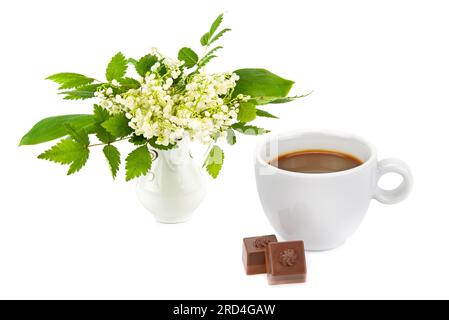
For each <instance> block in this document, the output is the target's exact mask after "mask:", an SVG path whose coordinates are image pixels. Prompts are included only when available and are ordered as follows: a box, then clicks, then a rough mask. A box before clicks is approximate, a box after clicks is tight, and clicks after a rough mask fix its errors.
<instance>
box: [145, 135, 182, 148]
mask: <svg viewBox="0 0 449 320" xmlns="http://www.w3.org/2000/svg"><path fill="white" fill-rule="evenodd" d="M156 140H157V137H153V138H151V139H150V140H148V143H149V144H150V146H152V147H153V148H154V149H158V150H171V149H174V148H176V146H177V145H176V144H172V143H170V144H169V145H168V146H164V145H162V144H157V143H156Z"/></svg>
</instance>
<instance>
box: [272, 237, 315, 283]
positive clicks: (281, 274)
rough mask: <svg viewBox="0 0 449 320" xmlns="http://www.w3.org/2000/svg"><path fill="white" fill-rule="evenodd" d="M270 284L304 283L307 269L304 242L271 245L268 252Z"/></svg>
mask: <svg viewBox="0 0 449 320" xmlns="http://www.w3.org/2000/svg"><path fill="white" fill-rule="evenodd" d="M265 260H266V265H267V275H268V283H269V284H285V283H302V282H305V281H306V275H307V267H306V256H305V252H304V241H286V242H277V243H269V244H268V246H267V250H266V258H265Z"/></svg>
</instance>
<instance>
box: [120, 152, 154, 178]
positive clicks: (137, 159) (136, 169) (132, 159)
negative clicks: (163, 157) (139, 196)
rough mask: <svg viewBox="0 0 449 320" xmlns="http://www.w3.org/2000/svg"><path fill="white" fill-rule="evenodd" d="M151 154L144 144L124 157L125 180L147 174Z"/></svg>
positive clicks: (149, 167)
mask: <svg viewBox="0 0 449 320" xmlns="http://www.w3.org/2000/svg"><path fill="white" fill-rule="evenodd" d="M151 163H152V160H151V154H150V152H149V151H148V147H147V146H146V145H144V146H141V147H138V148H137V149H135V150H134V151H132V152H131V153H130V154H129V155H128V157H126V181H129V180H132V179H134V178H137V177H140V176H142V175H145V174H147V173H148V172H149V171H150V169H151Z"/></svg>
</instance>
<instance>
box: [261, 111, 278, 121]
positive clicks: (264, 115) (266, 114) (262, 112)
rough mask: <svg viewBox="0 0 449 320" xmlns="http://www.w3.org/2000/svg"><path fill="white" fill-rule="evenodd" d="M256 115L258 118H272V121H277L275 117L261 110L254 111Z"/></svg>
mask: <svg viewBox="0 0 449 320" xmlns="http://www.w3.org/2000/svg"><path fill="white" fill-rule="evenodd" d="M256 115H257V116H258V117H265V118H273V119H279V118H278V117H277V116H275V115H273V114H271V113H269V112H267V111H265V110H261V109H256Z"/></svg>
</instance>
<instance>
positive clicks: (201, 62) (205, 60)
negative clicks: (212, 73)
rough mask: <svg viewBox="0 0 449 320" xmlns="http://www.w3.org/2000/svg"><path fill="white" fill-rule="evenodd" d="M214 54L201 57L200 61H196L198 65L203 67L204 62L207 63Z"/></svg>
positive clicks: (214, 56)
mask: <svg viewBox="0 0 449 320" xmlns="http://www.w3.org/2000/svg"><path fill="white" fill-rule="evenodd" d="M216 57H217V56H216V55H210V56H207V57H204V58H203V59H201V61H200V62H199V63H198V67H199V68H201V67H204V66H205V65H206V64H208V63H209V62H210V61H211V60H212V59H214V58H216Z"/></svg>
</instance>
